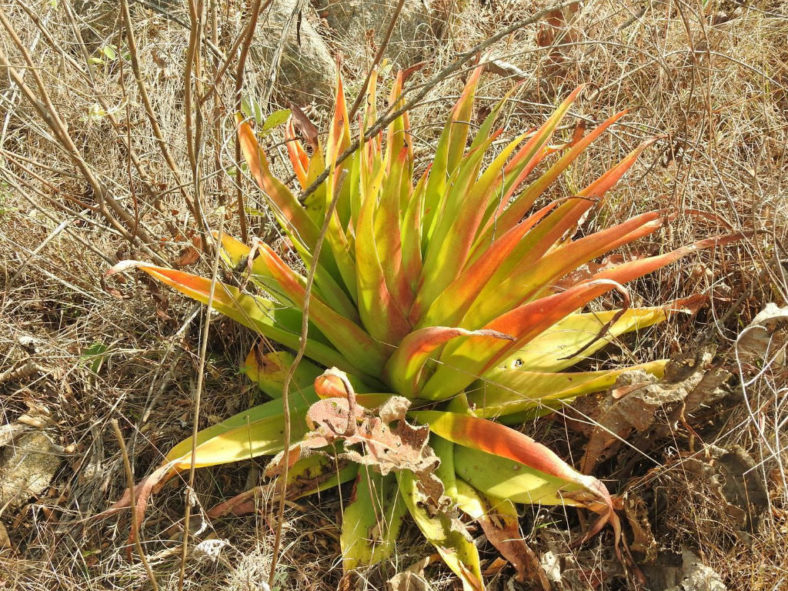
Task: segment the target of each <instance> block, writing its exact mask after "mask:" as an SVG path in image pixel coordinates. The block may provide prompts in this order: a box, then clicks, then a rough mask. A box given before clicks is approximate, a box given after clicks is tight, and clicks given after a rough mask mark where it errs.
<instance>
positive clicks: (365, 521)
mask: <svg viewBox="0 0 788 591" xmlns="http://www.w3.org/2000/svg"><path fill="white" fill-rule="evenodd" d="M406 512H407V508H406V506H405V503H404V502H403V501H402V496H401V495H400V494H399V489H398V488H397V479H396V477H395V476H394V474H393V473H390V474H388V475H387V476H381V475H380V474H379V473H378V472H375V471H374V470H372V469H371V468H370V467H368V466H365V467H363V468H362V469H361V470H359V476H358V480H357V482H356V487H355V494H354V498H353V500H352V501H351V502H350V503H349V504H348V505H346V506H345V509H344V512H343V514H342V534H341V536H340V544H341V547H342V566H343V569H344V570H345V571H348V570H352V569H354V568H358V567H360V566H368V565H372V564H376V563H378V562H380V561H381V560H384V559H386V558H388V557H389V556H391V553H392V552H393V551H394V549H395V548H396V541H397V536H398V535H399V530H400V528H401V526H402V519H403V517H404V516H405V514H406Z"/></svg>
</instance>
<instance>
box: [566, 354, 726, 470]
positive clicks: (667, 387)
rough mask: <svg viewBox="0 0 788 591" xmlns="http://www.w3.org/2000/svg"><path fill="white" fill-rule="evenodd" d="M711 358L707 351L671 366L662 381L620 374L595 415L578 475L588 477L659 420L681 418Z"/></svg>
mask: <svg viewBox="0 0 788 591" xmlns="http://www.w3.org/2000/svg"><path fill="white" fill-rule="evenodd" d="M711 358H712V353H711V352H708V351H707V352H703V353H702V354H701V356H700V358H699V359H693V360H689V361H685V362H683V363H681V362H671V363H670V364H668V367H667V368H666V376H665V379H663V380H662V381H660V380H658V379H657V378H656V377H654V376H653V375H651V374H647V373H646V372H643V371H632V372H627V373H625V374H622V375H621V376H620V377H619V378H618V380H616V384H615V385H614V386H613V388H612V389H611V390H610V392H609V393H608V395H607V396H606V397H605V399H604V400H603V401H602V402H601V404H600V406H599V409H598V411H597V413H596V415H597V416H596V417H595V426H594V428H593V429H592V431H591V434H590V437H589V440H588V444H587V445H586V451H585V454H584V456H583V460H582V462H581V471H583V472H584V473H586V474H588V473H590V471H591V470H593V469H594V466H596V465H597V464H598V463H599V462H601V461H603V460H605V459H607V458H609V457H611V456H612V455H613V454H614V453H615V452H616V451H617V450H618V449H619V447H620V445H621V441H622V440H625V439H627V438H628V437H630V436H631V435H632V434H633V433H644V432H646V431H649V430H651V429H653V428H654V426H655V423H656V422H657V417H658V416H667V417H675V416H676V415H677V413H678V414H679V415H680V414H681V413H682V409H683V406H684V401H685V400H686V399H687V397H688V396H689V395H690V393H692V392H693V391H694V390H695V389H696V387H697V386H698V385H699V384H700V383H701V381H702V380H703V377H704V376H705V371H704V370H705V368H706V367H708V364H709V362H710V361H711Z"/></svg>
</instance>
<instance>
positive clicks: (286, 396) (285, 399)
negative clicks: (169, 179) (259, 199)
mask: <svg viewBox="0 0 788 591" xmlns="http://www.w3.org/2000/svg"><path fill="white" fill-rule="evenodd" d="M340 194H341V191H334V195H333V197H332V199H331V203H329V205H328V209H327V210H326V217H325V219H324V220H323V227H322V228H320V234H319V235H318V237H317V242H315V248H314V251H313V253H312V265H311V266H310V267H309V272H308V273H307V277H306V285H305V286H304V303H303V305H302V306H301V310H302V316H301V335H300V336H299V339H298V351H297V352H296V356H295V359H293V363H292V364H290V367H289V368H288V370H287V375H286V376H285V382H284V384H283V385H282V411H283V416H284V423H285V428H284V448H283V449H284V450H285V460H284V462H283V468H282V474H281V476H280V478H281V479H282V480H281V481H282V493H281V496H280V497H279V511H278V514H279V515H278V518H277V523H276V535H275V536H274V548H273V550H272V552H271V571H270V573H269V574H268V585H269V586H271V587H273V585H274V575H275V574H276V564H277V562H278V560H279V547H280V545H281V543H282V525H283V524H284V516H285V499H286V497H287V474H288V469H289V464H290V462H289V461H288V459H287V453H288V450H289V449H290V439H291V432H290V383H291V382H292V381H293V376H294V375H295V372H296V369H297V368H298V364H299V363H301V360H302V359H303V358H304V355H305V354H306V343H307V336H308V333H309V302H310V300H311V298H312V285H313V283H314V281H315V271H316V270H317V265H318V263H317V262H318V261H319V260H320V251H321V250H322V249H323V242H324V241H325V238H326V234H327V233H328V225H329V223H330V222H331V219H332V218H333V217H334V211H335V210H336V208H337V203H338V202H339V196H340Z"/></svg>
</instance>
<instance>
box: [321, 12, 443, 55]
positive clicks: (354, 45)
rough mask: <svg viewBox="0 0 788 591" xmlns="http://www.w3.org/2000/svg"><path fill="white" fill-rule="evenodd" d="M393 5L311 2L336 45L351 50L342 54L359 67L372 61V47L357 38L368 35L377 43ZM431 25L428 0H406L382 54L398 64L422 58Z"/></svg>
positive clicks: (432, 33) (432, 35) (432, 39)
mask: <svg viewBox="0 0 788 591" xmlns="http://www.w3.org/2000/svg"><path fill="white" fill-rule="evenodd" d="M396 6H397V1H396V0H375V1H374V2H369V1H367V0H317V2H316V3H315V8H316V10H317V12H318V14H319V15H320V16H321V17H322V18H324V19H326V22H327V23H328V26H329V27H331V29H332V30H333V32H334V34H335V35H336V36H337V38H338V41H339V45H340V47H342V48H344V49H345V50H347V51H351V50H352V51H353V54H352V55H349V56H346V57H347V58H349V59H350V60H352V61H353V62H354V63H355V64H356V65H358V66H360V67H362V68H363V69H366V65H367V62H368V61H369V62H371V61H372V58H373V57H374V55H375V49H373V48H372V47H371V45H370V44H369V42H368V41H367V42H366V43H361V42H360V41H361V40H366V39H370V38H371V40H372V41H374V43H375V46H377V44H379V43H381V42H382V41H383V37H384V35H385V33H386V30H387V29H388V26H389V23H390V22H391V17H392V15H393V14H394V9H395V8H396ZM434 27H435V23H434V22H433V18H432V13H431V10H430V6H429V2H427V1H423V0H406V1H405V4H404V5H403V7H402V12H400V15H399V18H398V19H397V24H396V25H395V26H394V31H393V33H392V35H391V40H390V42H389V44H388V46H387V47H386V52H385V57H387V58H388V59H389V60H391V61H392V62H394V63H395V64H396V65H397V66H398V67H400V68H408V67H410V66H412V65H414V64H416V63H418V62H419V61H421V60H423V59H425V57H426V56H427V54H428V53H431V51H430V48H432V47H433V46H434V42H435V40H436V35H435V30H434Z"/></svg>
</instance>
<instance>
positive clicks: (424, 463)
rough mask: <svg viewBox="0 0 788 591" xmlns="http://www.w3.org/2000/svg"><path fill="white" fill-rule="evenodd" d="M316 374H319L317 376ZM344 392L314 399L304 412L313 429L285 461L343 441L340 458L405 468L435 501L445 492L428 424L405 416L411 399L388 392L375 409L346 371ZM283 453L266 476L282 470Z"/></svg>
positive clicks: (384, 470) (385, 468)
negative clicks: (358, 394)
mask: <svg viewBox="0 0 788 591" xmlns="http://www.w3.org/2000/svg"><path fill="white" fill-rule="evenodd" d="M337 376H344V374H342V372H340V371H339V370H337V369H336V368H332V369H329V370H326V372H325V373H324V374H323V377H326V378H328V377H332V378H333V377H337ZM318 379H320V378H318ZM342 382H343V383H344V387H345V391H346V394H347V396H346V397H345V398H339V397H331V398H325V399H323V400H318V401H317V402H316V403H314V404H313V405H312V406H311V407H310V409H309V411H307V416H306V422H307V425H308V426H309V428H310V429H311V431H310V432H309V433H307V434H306V435H305V436H304V438H303V440H302V441H301V442H300V443H297V444H295V445H294V446H292V447H291V448H290V450H289V452H288V462H289V463H290V465H292V464H293V463H295V462H296V461H297V460H298V459H299V458H301V457H304V455H305V454H308V453H310V450H316V449H320V448H323V447H326V446H330V445H332V444H334V443H336V442H340V441H341V442H343V443H344V452H343V453H341V454H340V457H341V458H343V459H346V460H350V461H352V462H356V463H358V464H364V465H367V466H372V467H373V468H374V469H375V470H377V471H378V472H380V473H381V474H382V475H384V476H385V475H386V474H388V473H389V472H392V471H394V472H397V471H400V470H408V471H410V472H413V473H414V474H415V475H416V477H417V478H418V480H419V486H420V488H421V489H422V492H424V494H426V495H427V496H428V497H430V498H431V499H434V500H435V501H436V502H437V501H438V499H440V497H441V495H442V494H443V485H442V484H441V483H440V480H438V479H437V478H435V477H433V475H432V473H433V472H434V471H435V468H437V466H438V464H439V463H440V460H439V459H438V457H437V456H436V455H435V454H434V453H433V451H432V449H431V448H430V447H429V446H428V445H427V442H428V440H429V434H430V430H429V427H428V426H413V425H410V424H409V423H408V422H407V421H406V420H405V415H406V413H407V411H408V408H409V407H410V401H409V400H408V399H407V398H403V397H401V396H392V397H391V398H390V399H389V400H387V401H386V403H385V404H384V405H383V406H382V407H381V408H380V409H379V410H378V414H377V415H375V414H374V413H373V412H371V411H369V410H367V409H366V408H364V407H363V406H361V405H359V404H358V403H357V402H356V394H355V392H354V391H353V388H352V386H351V385H350V382H349V381H347V379H346V376H344V379H343V380H342ZM283 456H284V454H283V453H280V454H279V455H278V456H277V457H276V458H274V459H273V460H272V461H271V463H270V464H269V466H268V468H267V469H266V475H268V476H273V475H278V474H280V473H281V472H282V468H283V464H282V461H283Z"/></svg>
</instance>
